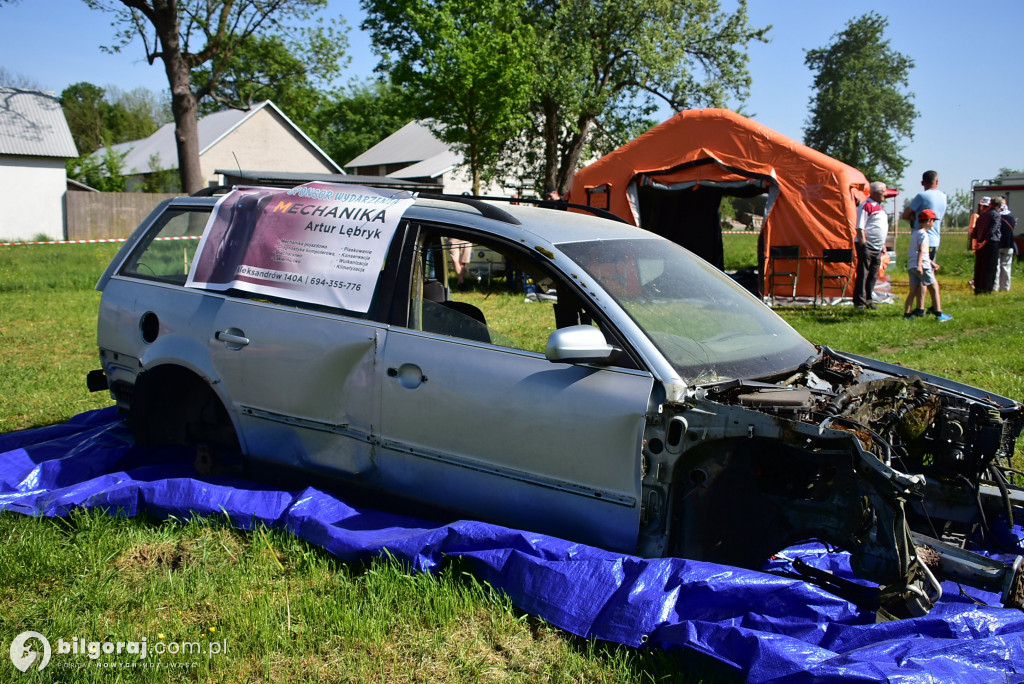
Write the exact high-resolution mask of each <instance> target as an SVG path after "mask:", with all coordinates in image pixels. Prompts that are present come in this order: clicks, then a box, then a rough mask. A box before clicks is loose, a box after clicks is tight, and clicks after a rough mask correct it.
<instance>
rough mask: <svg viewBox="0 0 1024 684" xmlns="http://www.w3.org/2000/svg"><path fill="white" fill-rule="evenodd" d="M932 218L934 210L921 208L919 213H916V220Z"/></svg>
mask: <svg viewBox="0 0 1024 684" xmlns="http://www.w3.org/2000/svg"><path fill="white" fill-rule="evenodd" d="M933 218H935V212H934V211H932V210H931V209H922V210H921V213H920V214H918V215H917V220H918V221H927V220H929V219H933Z"/></svg>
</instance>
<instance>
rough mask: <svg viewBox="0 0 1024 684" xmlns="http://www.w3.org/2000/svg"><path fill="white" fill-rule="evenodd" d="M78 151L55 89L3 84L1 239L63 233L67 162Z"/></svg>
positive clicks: (0, 120) (0, 103)
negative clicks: (8, 86)
mask: <svg viewBox="0 0 1024 684" xmlns="http://www.w3.org/2000/svg"><path fill="white" fill-rule="evenodd" d="M77 156H78V150H77V148H76V147H75V141H74V139H73V138H72V137H71V129H70V128H68V122H67V120H66V119H65V118H64V110H63V108H62V107H61V104H60V98H59V97H58V96H57V94H56V93H54V92H51V91H48V90H25V89H21V88H0V206H2V207H3V208H4V211H3V212H2V213H0V241H2V242H7V241H17V240H32V239H36V238H43V236H45V239H48V240H60V239H64V236H65V225H64V216H65V211H64V196H65V193H66V192H67V171H66V162H67V160H68V159H73V158H75V157H77Z"/></svg>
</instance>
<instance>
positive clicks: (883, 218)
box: [853, 181, 889, 309]
mask: <svg viewBox="0 0 1024 684" xmlns="http://www.w3.org/2000/svg"><path fill="white" fill-rule="evenodd" d="M870 192H871V194H870V195H868V198H867V199H866V200H864V201H863V202H862V203H861V205H860V206H859V207H858V208H857V236H856V240H855V244H856V247H857V278H856V280H855V281H854V285H853V305H854V306H855V307H857V308H858V309H865V308H867V309H874V308H875V304H874V302H872V301H871V295H872V293H873V292H874V291H875V281H876V280H877V279H878V269H879V268H881V266H882V250H883V249H885V239H886V238H887V237H888V236H889V217H888V216H887V215H886V213H885V205H884V201H885V183H883V182H882V181H875V182H874V183H872V184H871V190H870Z"/></svg>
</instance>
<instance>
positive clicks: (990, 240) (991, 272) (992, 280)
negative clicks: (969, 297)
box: [974, 197, 1003, 295]
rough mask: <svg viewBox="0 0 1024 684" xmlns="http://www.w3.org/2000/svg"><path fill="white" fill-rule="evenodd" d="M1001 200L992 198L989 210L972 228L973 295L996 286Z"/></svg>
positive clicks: (984, 292)
mask: <svg viewBox="0 0 1024 684" xmlns="http://www.w3.org/2000/svg"><path fill="white" fill-rule="evenodd" d="M1002 209H1003V198H1002V197H993V198H992V203H991V204H989V209H988V211H986V212H985V213H984V214H982V215H981V216H979V217H978V222H977V223H976V224H975V226H974V294H976V295H977V294H987V293H989V292H992V290H994V289H995V286H996V269H997V267H998V266H999V239H1000V238H1001V237H1002V222H1003V216H1002Z"/></svg>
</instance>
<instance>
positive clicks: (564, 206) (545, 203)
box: [446, 195, 629, 223]
mask: <svg viewBox="0 0 1024 684" xmlns="http://www.w3.org/2000/svg"><path fill="white" fill-rule="evenodd" d="M446 197H447V196H446ZM452 197H462V198H463V199H467V198H468V199H475V200H487V201H489V202H509V203H512V204H533V205H536V206H538V207H540V208H541V209H557V210H560V211H567V210H569V209H578V210H579V211H584V212H587V213H588V214H593V215H594V216H597V217H598V218H603V219H609V220H611V221H618V222H619V223H629V221H627V220H626V219H624V218H622V217H621V216H618V215H616V214H613V213H612V212H610V211H608V210H607V209H601V208H600V207H592V206H589V205H587V204H575V203H573V202H569V201H567V200H561V199H558V200H546V199H536V198H533V197H487V196H483V195H452Z"/></svg>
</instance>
